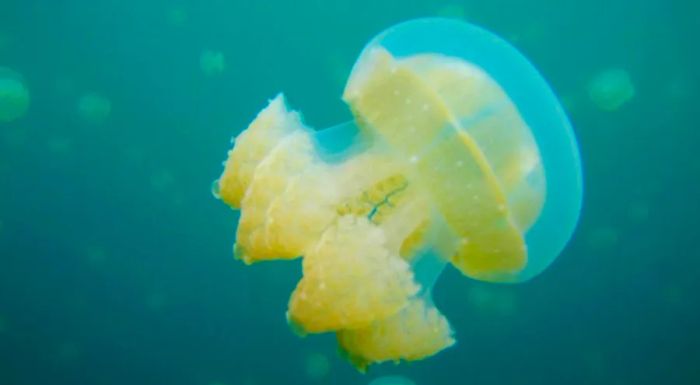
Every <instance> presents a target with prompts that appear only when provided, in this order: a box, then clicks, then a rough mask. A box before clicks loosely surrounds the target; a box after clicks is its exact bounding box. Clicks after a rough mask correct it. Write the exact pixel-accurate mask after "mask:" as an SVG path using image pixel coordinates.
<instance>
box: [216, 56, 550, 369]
mask: <svg viewBox="0 0 700 385" xmlns="http://www.w3.org/2000/svg"><path fill="white" fill-rule="evenodd" d="M344 100H345V101H346V102H347V103H348V104H349V106H350V107H351V109H352V111H353V114H354V116H355V122H356V124H357V126H358V127H359V134H358V135H359V137H358V139H357V140H356V143H355V145H354V146H352V147H351V149H350V150H349V151H348V152H347V153H345V154H343V155H344V156H343V159H341V160H340V161H334V162H329V161H327V160H326V158H325V157H324V155H326V154H324V153H323V151H322V150H320V147H319V146H318V144H317V143H316V136H315V135H316V134H315V131H314V130H312V129H310V128H308V127H305V126H304V124H303V123H302V122H301V119H300V117H299V114H297V113H296V112H292V111H290V110H289V109H288V108H287V106H286V103H285V101H284V98H283V97H282V96H278V97H276V98H275V99H274V100H272V101H271V102H270V104H269V106H268V107H266V108H265V109H264V110H263V111H262V112H260V114H259V115H258V116H257V117H256V118H255V120H254V121H253V122H252V123H251V125H250V126H249V127H248V129H246V130H245V131H243V132H242V133H241V134H240V135H239V136H238V137H237V138H236V140H235V143H234V146H233V149H232V150H231V151H230V152H229V154H228V160H227V161H226V163H225V169H224V172H223V174H222V176H221V178H220V179H219V181H218V188H219V189H218V190H219V196H220V197H221V199H222V200H223V201H224V202H226V203H227V204H228V205H230V206H231V207H233V208H240V209H241V217H240V222H239V225H238V230H237V231H238V233H237V236H236V240H237V244H236V247H235V250H236V256H237V257H239V258H241V259H242V260H243V261H244V262H246V263H253V262H257V261H264V260H273V259H291V258H296V257H303V260H302V270H303V278H302V279H301V281H300V282H299V283H298V285H297V287H296V289H295V290H294V292H293V293H292V296H291V298H290V300H289V308H288V312H287V317H288V320H289V322H290V323H291V324H292V325H294V326H295V327H296V328H298V329H299V330H300V331H302V332H304V333H320V332H336V333H337V338H338V342H339V344H340V346H341V347H342V348H343V350H344V351H345V352H346V353H347V355H348V356H349V357H350V358H351V360H352V362H354V363H355V364H356V365H357V366H358V367H359V368H360V369H364V368H365V367H366V366H367V365H368V364H372V363H376V362H383V361H399V360H418V359H422V358H425V357H428V356H431V355H433V354H436V353H437V352H439V351H440V350H442V349H445V348H447V347H449V346H451V345H452V344H453V343H454V339H453V338H452V331H451V329H450V326H449V324H448V321H447V319H446V318H445V317H444V316H443V315H442V314H441V313H440V312H439V311H438V310H437V309H436V308H435V307H434V306H433V305H432V300H431V299H430V293H431V289H432V284H433V283H434V279H433V278H430V276H431V274H432V276H434V278H437V276H436V275H437V274H439V273H440V271H441V269H442V266H444V264H445V263H447V262H448V261H449V262H451V263H452V264H453V265H454V266H455V267H456V268H458V269H459V270H460V271H462V272H463V273H464V274H466V275H468V276H470V277H474V278H477V279H481V280H489V281H498V282H502V281H509V280H511V279H512V278H513V277H514V276H515V275H517V274H518V272H520V271H521V270H522V269H523V268H524V267H525V265H526V263H527V250H526V247H525V243H524V239H523V233H524V231H525V230H527V228H529V226H531V225H532V223H533V222H534V221H535V220H536V219H537V217H538V215H539V213H540V211H541V208H542V204H543V202H544V197H545V196H544V194H545V188H544V186H545V183H544V173H543V170H542V166H541V163H540V157H539V153H538V149H537V146H536V145H535V142H534V140H533V138H532V136H531V134H530V131H529V129H528V127H527V126H526V124H525V123H524V122H523V120H522V118H521V117H520V115H519V113H518V111H517V109H516V108H515V106H514V105H513V103H512V102H511V101H510V99H509V98H508V97H507V95H506V94H505V93H504V92H503V90H502V89H501V88H500V87H499V86H498V84H496V83H495V82H494V81H493V80H492V79H491V78H490V77H489V76H488V75H486V74H485V73H484V72H483V71H482V70H481V69H479V68H477V67H475V66H473V65H471V64H469V63H466V62H464V61H462V60H459V59H455V58H450V57H446V56H442V55H437V54H422V55H415V56H410V57H406V58H401V59H397V58H394V57H393V56H392V55H391V54H390V53H389V52H387V51H386V50H385V49H383V48H381V47H374V48H372V49H370V50H368V51H367V52H365V54H364V55H363V56H362V57H361V58H360V60H359V61H358V64H357V65H356V67H355V69H354V70H353V73H352V75H351V77H350V79H349V80H348V84H347V87H346V90H345V93H344ZM426 258H428V259H430V258H432V260H428V262H430V261H432V263H433V265H434V266H437V267H436V268H435V271H427V272H426V271H424V270H420V269H419V268H418V267H417V266H422V265H421V263H423V262H425V261H426ZM428 273H429V274H428ZM426 274H427V275H426ZM425 276H428V277H429V278H425Z"/></svg>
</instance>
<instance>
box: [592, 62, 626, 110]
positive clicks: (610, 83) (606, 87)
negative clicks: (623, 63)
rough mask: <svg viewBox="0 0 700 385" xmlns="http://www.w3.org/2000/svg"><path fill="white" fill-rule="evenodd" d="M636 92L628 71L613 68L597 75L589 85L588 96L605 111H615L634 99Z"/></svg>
mask: <svg viewBox="0 0 700 385" xmlns="http://www.w3.org/2000/svg"><path fill="white" fill-rule="evenodd" d="M634 94H635V90H634V84H632V79H631V78H630V76H629V74H628V73H627V71H625V70H623V69H620V68H611V69H607V70H605V71H602V72H600V73H598V74H597V75H595V76H594V77H593V79H592V80H591V82H590V83H589V85H588V96H589V97H590V98H591V100H592V101H593V103H594V104H595V105H596V106H597V107H598V108H600V109H601V110H605V111H615V110H617V109H619V108H620V107H622V105H624V104H625V103H627V102H628V101H629V100H630V99H632V98H633V97H634Z"/></svg>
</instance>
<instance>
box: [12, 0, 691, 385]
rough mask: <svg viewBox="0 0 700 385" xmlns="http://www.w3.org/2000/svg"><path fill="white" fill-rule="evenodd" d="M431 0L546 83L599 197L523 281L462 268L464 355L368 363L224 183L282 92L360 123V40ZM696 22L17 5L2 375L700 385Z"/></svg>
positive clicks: (364, 4)
mask: <svg viewBox="0 0 700 385" xmlns="http://www.w3.org/2000/svg"><path fill="white" fill-rule="evenodd" d="M436 15H441V16H450V17H458V18H464V19H466V20H468V21H470V22H473V23H475V24H478V25H480V26H483V27H485V28H488V29H489V30H491V31H493V32H495V33H497V34H499V35H501V36H503V37H504V38H505V39H507V40H509V41H510V42H511V43H513V44H514V45H515V46H516V47H518V48H519V49H520V50H521V51H522V52H523V53H524V54H525V55H526V56H527V57H528V58H529V59H530V60H531V61H532V62H533V63H534V64H535V66H536V67H537V68H538V69H539V70H540V71H541V72H542V73H543V75H544V76H545V78H547V79H548V80H549V82H550V83H551V85H552V87H553V89H554V90H555V92H556V93H557V94H558V95H559V96H560V98H561V99H562V100H563V102H564V104H565V106H566V108H567V110H568V112H569V115H570V118H571V120H572V124H573V126H574V129H575V131H576V133H577V136H578V140H579V144H580V146H581V155H582V159H583V163H584V183H585V187H586V191H585V196H584V208H583V211H582V217H581V222H580V224H579V227H578V229H577V232H576V234H575V235H574V238H573V239H572V242H571V243H570V244H569V245H568V247H567V248H566V250H565V251H564V252H563V254H562V255H561V256H560V257H559V258H558V259H557V260H556V261H555V262H554V263H553V265H552V266H550V267H549V268H548V269H547V270H546V271H545V272H544V273H543V274H542V275H541V276H539V277H537V278H535V279H534V280H532V281H530V282H527V283H525V284H521V285H514V286H494V285H488V284H482V283H477V282H474V281H470V280H469V279H467V278H464V277H462V276H461V275H460V274H459V273H457V272H456V271H455V270H453V269H448V270H447V271H446V272H445V274H444V275H443V276H442V277H441V279H440V281H439V282H438V283H437V285H436V287H435V290H434V297H435V302H436V303H437V304H438V306H439V307H440V309H441V310H442V311H443V312H444V313H445V315H446V316H447V318H448V319H449V320H450V322H451V323H452V326H453V328H454V329H455V330H456V333H457V334H456V337H457V339H458V341H459V342H458V344H457V345H456V346H454V347H452V348H450V349H448V350H446V351H444V352H442V353H440V354H439V355H437V356H435V357H433V358H430V359H427V360H425V361H421V362H417V363H411V364H401V365H399V366H396V365H393V364H384V365H380V366H377V367H374V368H372V369H371V370H370V372H369V373H368V374H366V375H362V374H360V373H358V372H357V371H356V370H355V369H353V368H352V367H351V366H350V365H349V364H348V363H347V362H345V361H344V359H343V358H341V357H340V356H339V355H338V354H337V352H336V344H335V341H334V338H333V336H330V335H323V336H309V337H306V338H303V339H301V338H298V337H297V336H295V335H294V334H293V333H292V332H291V331H290V329H289V327H288V325H287V324H286V321H285V317H284V311H285V309H286V304H287V299H288V296H289V294H290V293H291V291H292V289H293V288H294V285H295V284H296V282H297V280H298V279H299V276H300V266H299V263H298V262H299V261H293V262H288V263H281V262H277V263H269V264H258V265H253V266H244V265H243V264H242V263H241V262H239V261H235V260H234V259H233V258H232V251H231V245H232V244H233V241H234V236H235V228H234V226H235V223H236V219H237V218H236V214H235V213H234V212H232V211H230V210H228V209H227V208H226V207H225V206H224V205H223V204H222V203H221V202H219V201H218V200H216V199H214V198H213V197H212V196H211V191H210V186H211V182H212V181H213V180H214V179H215V178H216V177H217V176H218V175H219V173H220V172H221V162H222V161H223V160H224V158H225V155H226V151H227V150H228V148H229V146H230V144H229V140H230V138H231V136H233V135H235V134H237V133H238V132H240V131H241V130H242V129H244V128H245V127H246V126H247V124H248V123H249V121H250V120H251V119H252V118H253V117H254V116H255V114H256V113H257V112H258V111H259V110H260V109H261V108H262V107H263V106H264V105H265V104H266V102H267V100H268V99H270V98H272V97H273V96H274V95H275V94H277V93H278V92H281V91H283V92H284V93H285V94H286V95H287V97H288V100H289V102H290V104H291V105H292V107H294V108H295V109H298V110H300V111H303V112H304V117H305V120H306V122H307V123H308V124H309V125H311V126H314V127H319V128H321V127H326V126H331V125H334V124H336V123H339V122H343V121H346V120H348V119H349V117H350V114H349V112H348V111H347V110H346V107H345V106H344V104H343V103H342V102H341V100H340V97H339V96H340V94H341V92H342V89H343V85H344V81H345V79H346V77H347V75H348V73H349V71H350V69H351V66H352V64H353V63H354V61H355V59H356V57H357V55H358V54H359V52H360V50H361V49H362V47H363V46H364V45H365V43H366V42H367V41H368V40H369V39H371V38H372V37H373V36H374V35H375V34H376V33H378V32H380V31H381V30H383V29H385V28H387V27H389V26H391V25H393V24H396V23H397V22H400V21H404V20H408V19H411V18H415V17H423V16H436ZM698 15H700V6H699V5H698V4H697V3H695V2H691V1H688V0H676V1H662V0H644V1H638V2H634V3H630V2H628V1H620V0H608V1H597V0H595V1H589V2H575V1H559V2H556V3H554V2H547V1H530V2H520V1H513V0H510V1H505V0H504V1H500V0H496V1H488V2H486V1H428V0H424V1H416V0H404V1H397V0H377V1H367V0H355V1H349V0H329V1H320V0H317V1H311V0H309V1H297V2H293V1H269V2H261V1H253V0H246V1H224V0H218V1H217V0H210V1H198V2H197V1H185V0H182V1H176V0H170V1H161V0H153V1H133V0H131V1H129V0H121V1H117V0H101V1H86V0H62V1H51V0H43V1H42V0H22V1H20V0H3V1H1V2H0V67H5V68H9V69H11V70H12V71H13V72H14V73H17V74H19V75H21V79H20V80H21V83H22V84H24V85H25V87H26V89H27V90H28V93H29V95H30V100H29V106H28V109H27V111H26V112H24V113H23V116H21V117H19V118H17V119H14V120H11V119H8V120H10V121H4V120H3V121H0V384H3V385H4V384H13V385H14V384H45V383H51V384H83V383H85V384H163V383H168V384H178V385H179V384H183V385H184V384H187V385H215V384H216V385H236V384H243V385H263V384H341V385H343V384H363V385H364V384H368V383H369V382H370V381H371V380H373V379H374V378H376V377H379V376H383V375H400V376H404V377H406V378H409V379H410V380H411V381H413V382H415V383H416V384H417V385H421V384H434V385H440V384H560V383H566V384H658V383H663V384H696V383H700V364H699V363H700V331H698V328H697V325H698V324H700V307H698V304H699V303H700V295H698V291H700V284H699V283H698V276H699V275H700V247H699V246H698V243H697V240H696V238H697V235H696V232H697V229H698V225H697V218H698V216H699V215H700V205H699V204H698V203H697V197H698V196H700V184H699V183H698V177H700V161H698V160H697V155H696V154H697V151H696V146H697V143H698V141H699V140H700V135H699V134H698V129H697V128H698V123H697V121H696V117H695V114H694V112H695V110H696V109H697V108H696V106H695V104H696V103H697V100H698V93H699V92H700V79H699V75H698V73H697V68H699V66H700V55H699V54H698V51H697V48H696V45H697V42H696V39H697V37H698V36H700V17H699V16H698ZM7 73H9V72H7V71H0V75H3V74H7ZM13 76H14V75H13ZM13 78H14V77H13ZM2 84H6V83H2V82H0V85H2ZM13 89H14V88H13ZM2 97H6V96H2ZM15 100H16V99H15ZM2 112H3V111H0V117H2V116H10V115H3V113H2Z"/></svg>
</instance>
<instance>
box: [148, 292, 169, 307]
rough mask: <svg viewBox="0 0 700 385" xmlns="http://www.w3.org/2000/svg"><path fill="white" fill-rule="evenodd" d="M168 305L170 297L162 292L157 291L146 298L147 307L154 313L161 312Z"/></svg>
mask: <svg viewBox="0 0 700 385" xmlns="http://www.w3.org/2000/svg"><path fill="white" fill-rule="evenodd" d="M167 304H168V296H167V295H166V294H165V293H163V292H160V291H155V292H153V293H151V294H149V295H147V296H146V306H148V308H149V309H151V310H153V311H160V310H162V309H163V308H164V307H165V306H167Z"/></svg>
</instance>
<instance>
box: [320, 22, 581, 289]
mask: <svg viewBox="0 0 700 385" xmlns="http://www.w3.org/2000/svg"><path fill="white" fill-rule="evenodd" d="M382 50H386V51H387V52H388V53H389V54H390V55H391V56H393V57H394V58H395V59H396V60H398V61H401V60H405V61H414V62H418V63H412V64H411V66H412V67H413V68H414V69H415V72H416V74H418V75H419V76H420V77H421V78H422V80H423V82H425V83H428V85H429V87H431V88H432V89H433V90H434V91H435V92H436V93H437V94H439V96H440V97H441V98H442V101H443V103H444V104H445V105H446V106H447V107H448V109H450V111H451V112H452V115H453V116H452V118H454V119H456V122H455V123H456V124H455V128H454V130H455V131H456V132H464V133H466V134H467V135H469V136H470V137H471V139H473V141H474V144H475V145H476V147H478V149H474V151H471V152H472V153H475V152H477V153H481V154H480V155H483V157H484V159H483V160H484V161H485V163H487V164H486V165H484V168H491V169H492V171H493V176H495V179H496V180H495V182H497V184H500V185H501V186H502V188H503V192H504V193H505V195H506V197H505V198H506V201H507V202H504V203H505V204H503V203H497V205H500V206H498V207H497V208H500V209H506V210H508V211H510V213H511V217H512V218H511V220H512V221H514V222H515V223H514V225H515V227H516V228H517V230H518V231H520V232H522V233H523V236H524V241H525V247H526V249H525V253H524V254H525V255H524V258H523V267H522V269H521V270H519V271H515V272H512V273H510V274H495V275H490V274H486V275H483V276H480V275H479V274H478V273H474V272H470V269H469V267H468V264H469V261H462V262H465V263H461V264H460V263H457V264H456V266H457V267H461V268H460V270H462V272H464V273H465V274H467V275H469V276H472V277H474V278H477V279H483V280H487V281H497V282H521V281H526V280H528V279H531V278H532V277H534V276H536V275H538V274H539V273H541V272H542V271H543V270H544V269H545V268H546V267H547V266H549V265H550V264H551V263H552V262H553V261H554V259H555V258H556V257H557V256H558V255H559V254H560V253H561V251H562V250H563V249H564V247H565V246H566V244H567V242H568V240H569V239H570V238H571V236H572V234H573V232H574V230H575V228H576V224H577V222H578V218H579V213H580V210H581V204H582V194H583V182H582V170H581V161H580V155H579V150H578V144H577V141H576V137H575V135H574V132H573V129H572V127H571V124H570V122H569V119H568V117H567V116H566V113H565V111H564V108H563V107H562V105H561V103H560V102H559V100H558V98H557V97H556V95H555V94H554V92H553V91H552V89H551V88H550V86H549V84H548V83H547V81H546V80H545V79H544V78H543V77H542V75H541V74H540V73H539V71H538V70H537V69H536V68H535V67H534V66H533V65H532V64H531V63H530V61H529V60H528V59H527V58H526V57H525V56H523V55H522V54H521V53H520V52H519V51H518V50H517V49H516V48H515V47H513V46H512V45H510V44H509V43H508V42H506V41H505V40H503V39H501V38H500V37H498V36H496V35H494V34H492V33H491V32H489V31H487V30H485V29H482V28H480V27H477V26H475V25H473V24H469V23H466V22H463V21H459V20H454V19H443V18H426V19H417V20H411V21H408V22H405V23H402V24H398V25H396V26H393V27H391V28H389V29H387V30H385V31H384V32H382V33H380V34H379V35H378V36H376V37H375V38H374V39H372V41H370V42H369V43H368V44H367V45H366V46H365V48H364V49H363V52H362V53H361V55H360V57H359V59H358V60H357V62H356V64H355V66H354V68H353V71H352V74H351V75H350V81H349V82H348V87H347V88H346V91H345V97H346V99H347V98H348V97H349V94H351V93H352V92H353V90H352V87H353V79H356V78H361V77H363V76H365V72H366V68H367V62H368V61H369V60H376V55H377V52H378V51H380V52H381V51H382ZM373 56H375V58H372V57H373ZM421 57H422V60H416V58H421ZM375 64H376V63H375ZM459 67H461V68H459ZM451 69H452V70H454V71H450V70H451ZM394 70H395V68H394ZM450 72H452V73H450ZM456 72H461V73H456ZM344 127H346V129H348V127H349V126H344ZM346 136H348V134H346ZM324 138H326V137H324ZM455 183H458V182H457V181H455ZM469 184H473V181H472V183H470V181H467V182H466V183H464V187H467V186H468V185H469ZM464 192H465V193H466V192H467V189H466V188H465V189H464ZM477 198H479V199H482V200H483V197H477ZM481 204H483V202H482V203H481ZM481 204H479V205H481ZM456 208H457V207H455V206H454V205H450V206H449V208H448V210H455V209H456ZM465 209H467V210H468V211H469V209H468V208H465ZM477 225H478V226H483V225H484V223H483V222H480V223H478V224H477ZM470 241H474V239H471V240H470ZM472 243H473V242H472ZM466 259H468V257H467V258H466Z"/></svg>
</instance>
